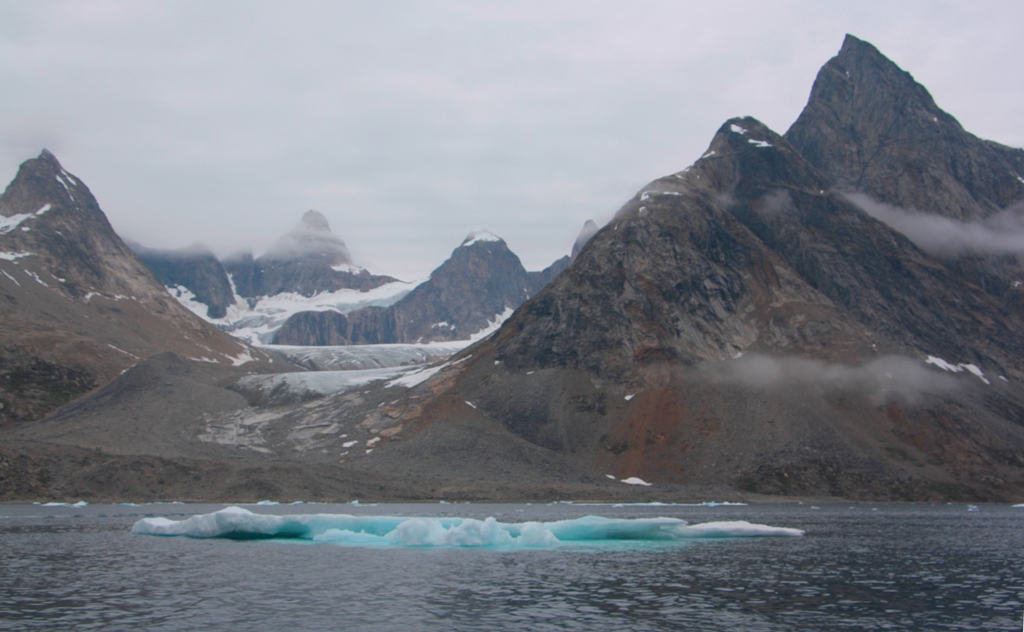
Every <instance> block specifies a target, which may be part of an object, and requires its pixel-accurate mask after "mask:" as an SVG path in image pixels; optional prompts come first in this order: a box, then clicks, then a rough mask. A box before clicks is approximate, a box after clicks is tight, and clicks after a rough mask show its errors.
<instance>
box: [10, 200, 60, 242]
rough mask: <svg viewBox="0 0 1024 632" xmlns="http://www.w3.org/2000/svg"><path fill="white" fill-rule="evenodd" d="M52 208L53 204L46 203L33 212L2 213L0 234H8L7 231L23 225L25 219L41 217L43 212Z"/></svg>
mask: <svg viewBox="0 0 1024 632" xmlns="http://www.w3.org/2000/svg"><path fill="white" fill-rule="evenodd" d="M51 208H52V206H51V205H49V204H44V205H43V206H41V207H39V209H38V210H36V211H35V212H33V213H16V214H14V215H11V216H9V217H4V216H3V215H0V235H6V234H7V233H9V232H11V231H12V230H14V229H15V228H17V227H18V226H21V223H22V222H24V221H25V220H29V219H33V218H36V217H39V216H40V215H42V214H43V213H45V212H47V211H49V210H50V209H51ZM23 228H28V227H27V226H25V227H23Z"/></svg>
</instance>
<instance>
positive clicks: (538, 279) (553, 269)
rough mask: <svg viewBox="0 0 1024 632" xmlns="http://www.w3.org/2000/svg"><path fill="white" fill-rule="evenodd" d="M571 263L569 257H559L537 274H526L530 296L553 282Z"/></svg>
mask: <svg viewBox="0 0 1024 632" xmlns="http://www.w3.org/2000/svg"><path fill="white" fill-rule="evenodd" d="M570 263H572V259H571V258H570V257H569V255H566V256H564V257H559V258H558V259H555V261H554V262H553V263H552V264H551V265H549V266H548V267H546V268H544V269H543V270H539V271H537V272H527V274H528V275H530V281H531V283H530V295H531V296H532V295H534V294H536V293H537V292H540V291H541V290H542V289H544V286H545V285H547V284H548V283H551V282H552V281H554V280H555V277H557V276H558V275H559V274H562V273H563V272H565V271H566V269H568V268H569V264H570Z"/></svg>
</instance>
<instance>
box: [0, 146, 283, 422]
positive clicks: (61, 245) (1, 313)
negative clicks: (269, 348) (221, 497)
mask: <svg viewBox="0 0 1024 632" xmlns="http://www.w3.org/2000/svg"><path fill="white" fill-rule="evenodd" d="M0 253H3V254H2V255H0V425H2V424H8V423H11V422H25V421H33V420H36V419H39V418H40V417H42V416H43V415H45V414H47V413H48V412H50V411H51V410H53V409H54V408H56V407H58V406H60V405H62V404H64V403H66V402H68V401H70V400H72V399H74V398H76V397H78V396H79V395H81V394H83V393H85V392H87V391H89V390H91V389H93V388H96V387H97V386H101V385H103V384H105V383H106V382H108V381H109V380H110V379H111V378H113V377H114V376H116V375H118V374H120V373H121V372H122V371H123V370H124V369H126V368H128V367H130V366H132V365H134V364H135V363H136V362H138V361H140V360H141V359H144V358H146V357H149V356H150V355H153V354H154V353H160V352H162V351H174V352H176V353H178V354H180V355H182V356H183V357H186V358H206V359H208V360H210V361H212V362H222V363H226V364H228V365H230V364H232V363H235V362H242V361H243V360H241V359H240V358H243V357H246V354H250V353H251V355H250V356H248V357H251V358H262V360H260V361H257V362H256V363H255V364H254V365H251V366H256V365H259V364H260V363H261V362H263V361H265V360H267V358H266V356H265V355H264V354H262V353H261V352H258V351H256V350H253V349H251V348H249V347H247V346H246V345H244V344H242V343H241V342H238V341H236V340H234V339H232V338H231V337H230V336H228V335H227V334H224V333H223V332H221V331H219V330H218V329H216V328H215V327H212V326H210V325H208V324H206V323H204V322H202V321H201V320H200V319H198V318H197V317H195V316H194V315H193V314H191V313H189V312H188V311H187V310H185V309H184V308H183V307H181V306H180V305H178V303H177V302H175V301H174V300H173V299H172V298H171V297H170V296H168V294H167V292H166V290H165V289H164V287H163V286H162V285H161V284H160V283H159V282H158V281H157V280H156V279H155V278H154V277H153V275H152V274H151V273H150V272H149V270H147V268H146V266H145V265H143V264H142V262H141V261H139V259H138V258H137V257H136V256H135V254H134V253H132V251H131V250H130V249H129V248H128V247H127V246H126V245H125V244H124V243H123V242H122V241H121V239H120V238H119V237H118V236H117V235H116V234H115V233H114V231H113V229H112V228H111V226H110V224H109V222H108V221H107V219H106V216H105V215H104V214H103V211H102V210H100V207H99V205H98V204H97V202H96V199H95V198H94V197H93V195H92V193H91V192H90V191H89V188H88V187H87V186H86V185H85V184H84V183H83V182H81V181H80V180H79V179H78V178H76V177H75V176H73V175H71V174H70V173H68V172H67V171H65V170H64V169H63V167H61V165H60V163H59V162H57V159H56V158H55V157H54V156H53V154H51V153H50V152H48V151H45V150H44V151H43V152H42V153H41V154H40V155H39V157H38V158H35V159H32V160H28V161H26V162H25V163H23V164H22V165H21V168H20V169H19V170H18V174H17V176H16V177H15V179H14V180H13V181H12V182H11V183H10V185H9V186H8V187H7V190H6V191H5V192H4V194H3V196H0Z"/></svg>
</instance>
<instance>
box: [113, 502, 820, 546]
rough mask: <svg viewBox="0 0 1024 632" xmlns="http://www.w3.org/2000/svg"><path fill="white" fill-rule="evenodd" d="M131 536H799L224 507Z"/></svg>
mask: <svg viewBox="0 0 1024 632" xmlns="http://www.w3.org/2000/svg"><path fill="white" fill-rule="evenodd" d="M132 533H133V534H136V535H154V536H186V537H191V538H226V539H232V540H262V539H283V540H298V541H306V542H311V543H312V542H328V543H332V544H336V545H342V546H361V547H483V548H552V547H558V546H564V545H580V544H584V545H595V544H601V543H616V542H618V543H622V542H662V543H671V542H686V541H692V540H703V539H726V538H748V537H798V536H802V535H804V531H802V530H800V529H792V528H788V527H772V526H768V525H763V524H753V523H750V522H747V521H743V520H736V521H726V522H705V523H701V524H695V525H690V524H688V523H687V522H686V521H685V520H680V519H678V518H634V519H627V518H605V517H601V516H585V517H582V518H574V519H571V520H558V521H554V522H518V523H506V522H498V521H497V520H496V519H494V518H493V517H490V518H486V519H484V520H478V519H475V518H455V517H450V518H449V517H446V518H415V517H401V516H352V515H347V514H300V515H287V516H276V515H267V514H257V513H254V512H251V511H249V510H248V509H243V508H241V507H227V508H225V509H221V510H220V511H215V512H213V513H208V514H199V515H195V516H192V517H190V518H186V519H184V520H170V519H168V518H143V519H141V520H139V521H138V522H136V523H135V525H134V526H133V527H132Z"/></svg>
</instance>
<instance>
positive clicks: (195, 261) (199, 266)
mask: <svg viewBox="0 0 1024 632" xmlns="http://www.w3.org/2000/svg"><path fill="white" fill-rule="evenodd" d="M131 247H132V250H134V251H135V254H136V255H138V257H139V259H140V260H141V261H142V263H144V264H146V267H147V268H149V269H150V271H151V272H152V273H153V274H154V276H156V278H157V279H159V281H160V282H161V283H163V284H164V286H166V287H167V289H168V290H170V291H171V293H172V294H174V295H175V296H176V297H178V298H179V302H181V303H182V304H183V305H185V306H186V307H189V308H191V309H192V311H197V310H198V311H197V313H199V314H200V316H203V315H205V316H207V317H208V318H210V319H217V318H224V317H225V316H226V315H227V310H228V308H229V307H231V306H232V305H234V304H235V302H236V298H235V293H234V289H233V288H232V287H231V281H230V280H229V279H228V275H227V272H225V270H224V266H222V265H221V263H220V261H219V260H218V259H217V257H216V256H215V255H214V254H213V252H211V251H210V249H209V248H207V247H206V246H205V245H203V244H194V245H192V246H189V247H188V248H183V249H181V250H159V249H155V248H146V247H144V246H139V245H136V244H132V246H131ZM186 294H187V295H186ZM196 303H201V304H202V305H203V307H205V308H206V309H205V310H204V309H202V308H201V307H199V306H198V305H196Z"/></svg>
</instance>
